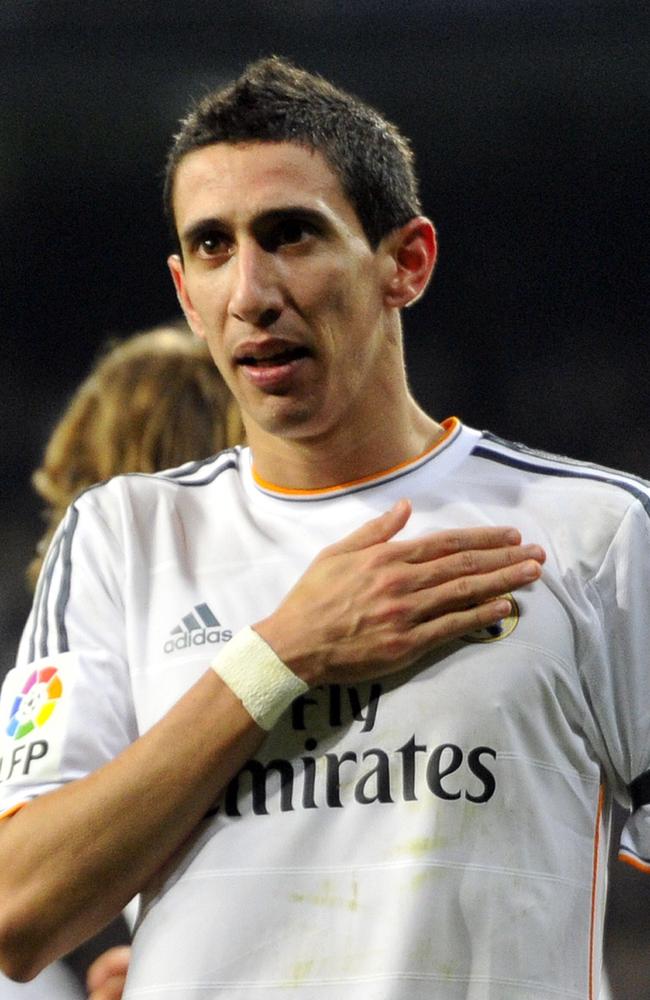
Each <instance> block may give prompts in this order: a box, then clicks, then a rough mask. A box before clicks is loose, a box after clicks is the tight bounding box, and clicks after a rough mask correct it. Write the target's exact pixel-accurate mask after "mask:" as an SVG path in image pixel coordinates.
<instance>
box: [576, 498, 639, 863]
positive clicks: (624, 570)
mask: <svg viewBox="0 0 650 1000" xmlns="http://www.w3.org/2000/svg"><path fill="white" fill-rule="evenodd" d="M587 591H588V596H589V600H590V601H591V602H592V604H593V605H594V607H595V609H596V611H597V617H598V620H599V621H600V622H601V623H602V627H601V630H600V631H599V633H598V634H596V635H594V636H593V637H592V650H593V653H592V657H591V662H590V664H589V665H588V669H587V672H586V682H587V686H588V691H589V698H590V701H591V703H592V705H593V707H594V712H595V715H596V720H597V724H598V727H599V730H600V733H601V736H602V739H603V742H604V744H605V747H606V754H607V759H608V762H609V765H610V766H611V769H612V770H613V773H614V778H615V783H616V786H617V789H618V797H619V798H620V799H621V800H622V801H623V802H624V803H625V804H627V805H628V806H629V807H630V809H631V814H630V817H629V819H628V821H627V823H626V824H625V828H624V830H623V833H622V836H621V842H620V850H619V858H620V859H621V860H623V861H626V862H628V863H630V864H632V865H633V866H634V867H637V868H640V869H642V870H643V871H648V872H650V669H649V667H650V501H648V500H647V499H646V497H645V494H643V495H642V497H641V499H640V500H638V501H635V502H634V503H633V504H632V505H631V507H630V508H629V509H628V511H627V513H626V515H625V516H624V518H623V520H622V522H621V524H620V527H619V530H618V531H617V533H616V535H615V537H614V539H613V541H612V543H611V545H610V547H609V549H608V551H607V554H606V556H605V559H604V560H603V563H602V565H601V567H600V569H599V570H598V572H597V573H596V575H595V576H594V578H593V579H592V580H591V581H590V582H589V583H588V584H587Z"/></svg>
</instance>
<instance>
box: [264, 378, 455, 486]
mask: <svg viewBox="0 0 650 1000" xmlns="http://www.w3.org/2000/svg"><path fill="white" fill-rule="evenodd" d="M443 434H444V428H443V427H441V425H440V424H438V423H436V421H435V420H433V419H432V418H431V417H429V416H427V414H426V413H424V411H423V410H421V409H420V407H419V406H418V405H417V403H416V402H415V400H414V399H412V397H409V398H408V405H407V406H406V407H405V408H404V411H403V413H402V414H401V419H400V418H398V417H397V415H396V414H395V413H391V414H390V415H389V416H388V417H387V418H386V420H382V414H378V415H377V420H376V421H375V422H374V423H371V424H370V425H369V426H366V427H364V429H363V432H362V433H360V432H359V429H358V428H350V429H348V428H336V429H335V430H334V431H333V432H331V433H328V434H324V435H320V436H315V437H298V438H292V437H280V436H276V435H273V434H270V433H268V432H266V431H264V430H263V429H262V428H260V427H258V426H252V427H247V437H248V441H249V443H250V446H251V451H252V454H253V465H254V468H255V473H256V475H257V476H259V477H260V478H261V479H263V480H265V481H266V482H268V483H272V484H273V485H275V486H279V487H284V488H286V489H299V490H317V489H326V488H327V487H328V486H336V485H339V484H340V483H346V482H353V481H355V480H357V479H363V478H364V477H365V476H371V475H373V474H376V473H379V472H382V471H384V470H387V469H391V468H393V467H394V466H396V465H400V464H401V463H402V462H407V461H408V460H409V459H412V458H416V457H417V456H418V455H421V454H422V453H423V452H425V451H427V449H429V448H430V447H432V446H433V445H434V444H435V442H436V441H437V440H438V439H439V438H440V437H442V435H443Z"/></svg>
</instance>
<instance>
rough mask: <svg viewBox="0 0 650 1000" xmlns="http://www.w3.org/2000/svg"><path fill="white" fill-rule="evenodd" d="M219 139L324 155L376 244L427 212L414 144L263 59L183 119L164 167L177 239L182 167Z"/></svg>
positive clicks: (289, 67)
mask: <svg viewBox="0 0 650 1000" xmlns="http://www.w3.org/2000/svg"><path fill="white" fill-rule="evenodd" d="M218 142H228V143H237V142H296V143H299V144H301V145H304V146H307V147H309V148H311V149H314V150H317V151H318V152H320V153H321V154H322V155H323V156H324V157H325V159H326V160H327V162H328V164H329V165H330V167H331V168H332V169H333V171H334V173H335V174H336V175H337V177H338V178H339V181H340V183H341V187H342V189H343V191H344V193H345V194H346V196H347V197H348V198H349V200H350V203H351V204H352V205H353V207H354V209H355V211H356V213H357V215H358V217H359V221H360V223H361V226H362V227H363V230H364V233H365V235H366V237H367V239H368V242H369V244H370V246H371V247H372V248H373V249H376V247H377V246H378V244H379V242H380V241H381V240H382V238H383V237H384V236H386V234H387V233H389V232H391V230H393V229H395V228H397V227H398V226H403V225H404V224H405V223H406V222H408V220H409V219H412V218H413V216H415V215H418V214H419V213H420V211H421V207H420V200H419V195H418V183H417V178H416V176H415V171H414V167H413V153H412V150H411V147H410V144H409V142H408V140H407V139H406V138H405V137H404V136H403V135H401V134H400V132H399V131H398V129H397V128H396V127H395V126H394V125H392V124H391V123H390V122H388V121H386V120H385V119H384V118H383V117H382V116H381V115H380V114H379V113H378V112H377V111H375V110H374V109H373V108H371V107H369V106H368V105H367V104H364V103H363V102H362V101H360V100H358V99H357V98H356V97H353V96H352V95H350V94H347V93H345V92H344V91H342V90H339V89H338V88H337V87H335V86H333V84H331V83H329V81H327V80H325V79H323V77H321V76H316V75H314V74H312V73H308V72H307V71H306V70H304V69H300V68H299V67H297V66H294V65H293V64H292V63H290V62H288V61H287V60H286V59H281V58H279V57H278V56H271V57H269V58H265V59H260V60H258V61H257V62H254V63H251V64H250V65H249V66H247V67H246V69H245V70H244V72H243V73H242V75H241V76H240V77H239V78H238V79H237V80H235V81H234V82H233V83H230V84H228V85H227V86H225V87H223V88H222V89H219V90H216V91H213V92H212V93H209V94H207V95H206V96H205V97H203V99H202V100H200V101H199V102H198V103H197V104H196V105H195V106H194V107H193V108H192V109H191V111H190V112H189V114H188V115H187V117H186V118H184V119H183V120H182V121H181V128H180V131H179V132H178V134H177V135H176V136H175V137H174V142H173V145H172V147H171V149H170V151H169V154H168V157H167V163H166V168H165V183H164V201H165V210H166V212H167V215H168V218H169V220H170V223H171V226H172V230H173V232H174V238H175V239H177V235H176V231H175V225H174V211H173V188H174V178H175V174H176V169H177V167H178V164H179V163H180V161H181V160H182V159H183V157H184V156H185V155H186V154H187V153H190V152H191V151H192V150H194V149H199V148H201V147H202V146H209V145H212V144H213V143H218Z"/></svg>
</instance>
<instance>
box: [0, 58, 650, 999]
mask: <svg viewBox="0 0 650 1000" xmlns="http://www.w3.org/2000/svg"><path fill="white" fill-rule="evenodd" d="M167 197H168V203H169V205H170V207H171V211H172V213H173V220H174V224H175V227H176V231H177V234H178V241H179V245H178V252H177V253H176V254H173V255H172V257H171V258H170V262H169V265H170V270H171V272H172V277H173V279H174V282H175V285H176V289H177V293H178V297H179V300H180V302H181V304H182V306H183V309H184V311H185V314H186V316H187V318H188V320H189V322H190V324H191V326H192V327H193V329H194V331H195V333H196V334H197V335H198V336H200V337H203V338H205V339H206V340H207V342H208V345H209V347H210V350H211V352H212V355H213V357H214V359H215V361H216V363H217V365H218V367H219V368H220V370H221V372H222V374H223V376H224V378H225V380H226V382H227V383H228V384H229V386H230V388H231V390H232V392H233V394H234V395H235V397H236V398H237V400H238V402H239V403H240V405H241V407H242V411H243V414H244V423H245V427H246V433H247V437H248V440H249V442H250V451H249V450H248V449H244V450H235V451H234V452H225V453H222V455H221V456H218V457H217V458H216V459H214V460H211V461H209V462H207V463H201V464H199V465H195V466H189V467H182V468H181V469H180V470H177V471H175V472H171V473H169V474H163V475H159V476H154V477H126V478H125V477H122V478H118V479H117V480H113V481H112V482H111V483H109V484H108V485H105V486H102V487H100V488H97V489H94V490H91V491H89V492H88V493H86V494H85V495H84V496H83V497H82V498H81V499H80V500H79V501H77V502H76V503H75V504H74V505H73V507H72V508H71V510H70V512H69V515H68V518H67V520H66V522H65V524H64V525H63V527H62V529H61V531H60V532H59V534H58V535H57V536H56V538H55V539H54V542H53V546H52V548H51V549H50V554H49V556H48V558H47V560H46V563H45V567H44V570H43V574H42V576H41V583H40V585H39V590H38V592H37V595H36V601H35V607H34V611H33V613H32V617H31V619H30V622H29V623H28V626H27V629H26V632H25V637H24V639H23V643H22V645H21V651H20V656H19V665H18V667H17V668H16V671H14V674H13V676H12V678H11V680H10V681H9V682H8V683H7V686H6V690H5V693H4V696H3V702H2V706H0V710H1V711H2V713H3V714H2V718H3V720H4V719H6V718H9V720H10V721H9V725H8V726H7V727H6V728H7V729H8V738H6V739H5V743H4V747H3V765H2V766H3V778H4V789H5V793H4V803H5V813H6V814H9V813H13V815H11V817H10V818H7V819H6V821H5V822H4V823H3V824H2V826H1V828H0V913H1V918H0V919H1V920H2V924H1V925H0V956H1V957H2V961H3V963H4V966H5V968H6V969H7V970H8V971H9V972H10V973H11V974H12V975H14V976H16V977H17V978H20V977H23V978H24V977H29V976H30V975H32V974H34V972H35V971H36V970H37V969H38V968H40V967H41V966H42V965H43V964H44V963H45V962H47V961H49V960H50V959H51V958H52V957H54V956H55V955H56V954H58V953H60V952H61V951H63V950H65V949H67V948H69V947H71V946H72V945H73V944H75V943H76V942H77V941H78V940H79V938H80V937H82V936H84V935H87V934H89V933H91V932H92V931H93V930H94V929H95V928H96V927H98V926H100V925H101V924H102V923H103V922H105V921H106V920H107V919H109V918H110V917H111V916H112V915H113V914H114V913H115V912H117V911H118V910H119V909H120V907H122V906H123V905H124V903H125V902H126V901H127V900H128V899H129V898H131V896H133V895H134V893H135V892H137V891H143V892H144V895H145V899H144V904H143V914H142V919H141V923H140V926H139V929H138V931H137V933H136V939H135V948H134V959H133V967H132V969H131V972H130V974H129V980H128V984H127V988H126V991H125V996H126V997H134V998H135V997H140V996H154V995H155V996H157V997H169V998H171V997H183V998H184V1000H186V998H193V997H206V996H214V997H235V996H236V997H238V998H243V997H253V996H255V997H257V996H259V995H260V992H262V993H264V994H265V995H271V996H275V997H288V996H290V995H291V996H295V995H298V996H300V997H303V998H315V997H317V996H318V997H319V998H320V997H324V996H330V997H332V996H336V997H339V996H341V995H345V996H346V997H353V998H355V997H356V998H361V997H363V998H364V1000H365V998H367V997H378V998H382V1000H393V998H397V997H399V998H405V997H408V998H409V1000H419V998H424V997H427V998H430V997H443V998H459V997H463V998H479V997H480V998H484V997H486V998H497V997H498V998H499V1000H515V998H516V1000H533V998H534V1000H542V998H546V997H549V998H550V997H554V998H557V997H563V998H569V997H576V998H578V997H580V998H592V997H595V996H597V991H598V984H599V976H600V938H601V928H602V912H603V903H604V891H605V874H604V872H605V850H604V840H605V838H606V832H607V826H608V820H609V806H610V802H611V796H612V793H613V792H614V791H616V793H617V794H618V795H619V796H620V797H621V798H622V799H626V800H627V801H629V800H630V798H631V799H632V801H633V804H634V807H635V812H634V815H633V817H632V819H631V821H630V824H629V828H628V832H627V834H626V841H625V848H624V850H625V853H626V854H627V856H628V857H630V858H631V859H633V860H635V862H636V863H637V864H639V865H640V866H644V865H645V862H644V861H643V858H644V857H645V858H647V857H648V856H649V850H650V849H649V847H648V844H647V836H646V839H645V840H644V829H643V823H644V822H645V819H644V817H645V815H646V811H647V810H646V808H645V802H646V800H647V799H648V797H649V796H648V790H647V783H648V782H647V774H646V772H647V770H648V766H649V763H648V756H649V754H648V728H649V727H650V712H649V711H648V707H649V706H648V685H647V683H645V659H646V650H647V648H648V640H649V639H650V635H648V626H647V622H646V614H645V609H646V600H647V598H646V595H647V593H648V580H647V579H646V575H647V572H648V571H647V568H646V567H647V566H648V559H647V551H648V541H649V538H648V514H647V510H648V502H649V498H650V495H649V494H648V490H647V488H646V486H645V485H644V484H641V483H639V482H637V481H634V480H632V479H630V478H629V477H626V476H623V475H619V474H614V473H611V474H609V473H605V472H604V471H602V470H598V469H596V468H594V467H591V466H583V465H577V464H574V463H569V462H567V461H566V460H562V459H555V458H551V457H545V456H538V455H535V454H533V453H530V452H526V451H525V450H523V449H520V448H513V447H511V446H508V445H506V444H504V443H503V442H500V441H498V440H496V439H494V438H491V437H490V436H489V435H481V434H478V433H477V432H474V431H472V430H470V429H468V428H466V427H463V426H462V425H461V424H460V423H459V422H458V421H457V420H453V419H452V420H449V421H446V422H445V423H444V424H442V425H440V424H438V423H436V422H435V421H434V420H433V419H431V418H430V417H428V416H427V415H426V414H424V413H423V412H422V411H421V409H420V408H419V407H418V406H417V404H416V403H415V401H414V400H413V399H412V397H411V395H410V393H409V391H408V386H407V382H406V376H405V372H404V364H403V357H402V340H401V326H400V312H401V310H402V309H403V308H405V307H406V306H408V305H410V304H411V303H412V302H414V301H415V300H416V299H417V298H418V296H420V295H421V294H422V293H423V291H424V290H425V288H426V285H427V282H428V280H429V277H430V275H431V272H432V269H433V265H434V261H435V250H436V247H435V234H434V230H433V227H432V225H431V223H430V222H429V221H428V220H427V219H425V218H424V217H422V216H421V215H420V214H419V204H418V201H417V192H416V185H415V181H414V176H413V171H412V165H411V162H410V153H409V151H408V147H407V145H406V144H405V142H404V140H403V139H402V138H401V137H400V136H399V135H398V133H397V132H396V131H395V130H394V129H393V127H392V126H390V125H388V124H387V123H386V122H384V121H383V119H381V118H380V117H379V116H378V115H377V114H376V113H375V112H374V111H372V110H371V109H368V108H366V107H365V106H364V105H362V104H359V103H358V102H356V101H354V100H353V99H352V98H350V97H349V96H348V95H345V94H342V93H340V92H339V91H337V90H335V89H334V88H333V87H331V86H330V85H329V84H327V83H325V82H324V81H321V80H318V79H315V78H314V77H311V76H310V75H309V74H305V73H303V72H302V71H299V70H295V69H294V68H292V67H291V66H288V65H287V64H284V63H282V62H281V61H279V60H265V61H263V62H261V63H260V64H256V65H254V66H252V67H250V68H249V69H248V70H247V72H246V73H245V74H244V76H243V77H242V78H241V79H240V80H239V81H238V82H236V83H235V84H234V85H232V86H231V87H229V88H226V90H225V91H223V92H220V93H218V94H216V95H211V96H210V97H208V98H206V99H205V100H204V101H203V102H202V104H201V105H199V106H198V107H197V109H195V111H194V112H193V113H192V114H191V115H190V116H189V117H188V119H187V120H186V121H185V122H184V124H183V127H182V130H181V132H180V134H179V136H178V137H177V139H176V142H175V146H174V148H173V150H172V153H171V156H170V160H169V163H168V181H167ZM509 524H512V525H516V527H508V526H507V525H509ZM501 525H506V527H501ZM522 536H523V537H524V538H525V539H526V540H527V542H526V544H523V543H522V540H521V539H522ZM528 539H532V540H533V541H528ZM538 543H539V544H538ZM544 563H546V564H545V566H544V571H543V575H542V564H544ZM513 592H516V593H513ZM251 625H252V626H253V627H252V628H251V627H250V626H251ZM207 664H212V666H211V668H210V669H207V670H206V665H207ZM50 671H52V673H50ZM30 724H31V725H32V728H31V729H29V728H28V727H29V725H30ZM60 785H62V787H58V786H60ZM43 792H48V793H49V794H41V793H43ZM7 859H11V862H12V863H11V865H9V864H8V863H7Z"/></svg>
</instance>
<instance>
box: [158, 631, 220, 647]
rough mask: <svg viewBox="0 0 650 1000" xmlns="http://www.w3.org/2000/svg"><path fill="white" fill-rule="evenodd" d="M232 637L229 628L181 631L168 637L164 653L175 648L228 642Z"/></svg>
mask: <svg viewBox="0 0 650 1000" xmlns="http://www.w3.org/2000/svg"><path fill="white" fill-rule="evenodd" d="M230 639H232V630H231V629H229V628H200V629H194V630H193V631H192V632H183V633H182V634H181V635H176V636H174V638H173V639H168V640H167V642H166V643H165V645H164V647H163V648H164V650H165V652H166V653H173V652H175V651H176V650H177V649H189V647H190V646H205V645H206V644H207V643H212V644H214V643H217V642H229V641H230Z"/></svg>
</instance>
